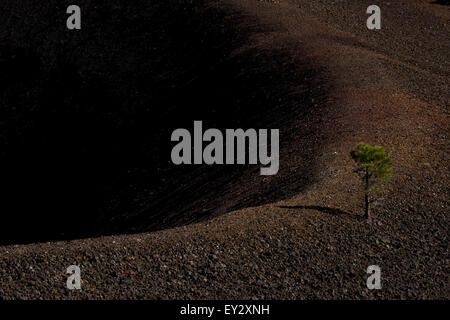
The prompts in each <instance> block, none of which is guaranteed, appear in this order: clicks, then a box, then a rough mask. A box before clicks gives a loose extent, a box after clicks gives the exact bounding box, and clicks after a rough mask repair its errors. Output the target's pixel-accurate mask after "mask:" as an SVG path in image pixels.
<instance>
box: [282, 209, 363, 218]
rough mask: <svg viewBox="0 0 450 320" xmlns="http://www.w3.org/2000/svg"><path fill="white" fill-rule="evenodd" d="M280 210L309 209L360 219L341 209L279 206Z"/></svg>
mask: <svg viewBox="0 0 450 320" xmlns="http://www.w3.org/2000/svg"><path fill="white" fill-rule="evenodd" d="M279 208H282V209H309V210H317V211H320V212H323V213H327V214H331V215H335V216H340V215H346V216H349V217H352V218H357V219H359V217H358V216H355V215H354V214H352V213H351V212H346V211H343V210H341V209H336V208H329V207H321V206H279Z"/></svg>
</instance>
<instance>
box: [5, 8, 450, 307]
mask: <svg viewBox="0 0 450 320" xmlns="http://www.w3.org/2000/svg"><path fill="white" fill-rule="evenodd" d="M370 4H372V3H371V2H369V1H345V0H336V1H333V5H331V4H330V1H325V0H317V1H306V0H276V1H261V0H226V1H220V2H218V1H212V0H211V1H206V4H205V6H211V7H214V8H216V9H217V10H223V11H224V12H226V13H227V14H226V15H225V18H224V19H227V23H228V22H230V21H231V22H233V23H234V25H235V28H236V30H237V31H239V30H240V29H245V30H249V29H250V30H251V32H250V34H249V36H248V39H246V41H245V42H243V43H242V44H241V45H240V47H239V48H237V49H236V50H234V51H233V52H232V53H231V54H230V56H232V57H233V59H239V57H240V56H241V55H245V56H246V57H248V54H250V56H251V57H254V58H255V60H258V61H259V68H261V69H262V70H265V68H269V67H268V66H271V68H273V67H274V65H275V66H278V64H279V68H280V69H282V70H285V68H286V66H289V68H290V70H291V72H292V73H293V74H296V75H298V74H301V75H302V76H304V78H305V79H306V78H307V77H308V75H307V73H305V70H309V69H314V70H315V72H314V74H311V76H310V78H308V79H307V80H305V83H307V84H308V86H306V85H305V83H294V82H293V83H289V86H290V87H289V90H290V91H286V90H285V91H284V92H291V94H288V93H286V94H285V96H284V97H282V98H283V99H284V100H283V101H284V102H283V103H284V104H283V103H280V106H278V107H277V108H276V109H275V111H274V114H268V115H267V117H268V118H270V119H274V118H276V120H273V121H272V123H274V124H277V125H279V127H280V128H282V130H283V131H282V132H284V136H283V135H282V136H281V137H280V139H281V149H280V172H279V174H278V175H276V176H270V177H269V176H268V177H263V176H260V175H259V167H249V168H246V169H245V170H243V172H242V173H241V174H240V175H238V176H236V177H233V181H232V182H230V183H229V184H226V185H225V187H223V189H221V190H222V192H221V194H220V195H213V196H212V195H208V197H209V198H207V199H210V200H211V202H208V203H205V200H204V199H202V198H201V197H200V198H199V199H198V200H196V201H193V202H192V203H191V204H189V205H190V206H192V207H194V208H198V210H199V211H202V212H211V216H207V217H206V218H208V219H207V220H205V219H204V218H205V217H204V216H201V217H200V218H197V219H196V218H195V217H193V216H189V217H188V218H186V221H185V222H193V223H191V224H188V225H185V226H180V227H175V228H169V229H165V230H160V231H155V232H146V233H137V234H131V235H115V236H105V237H98V238H88V239H81V240H71V241H57V242H45V243H35V244H27V245H9V246H1V247H0V299H85V298H92V299H116V298H118V299H143V298H145V299H448V298H449V297H450V285H449V284H450V281H449V280H450V279H449V275H450V264H449V247H448V240H449V239H448V235H449V227H450V224H449V217H448V212H449V209H450V199H449V194H450V190H449V180H450V179H449V172H450V171H449V167H448V164H449V154H450V150H449V132H450V130H449V129H450V128H449V124H450V122H449V114H448V104H449V92H450V90H449V86H448V84H449V83H450V81H449V71H450V68H449V67H450V65H449V64H450V59H449V52H450V50H449V49H450V43H449V41H448V35H449V31H450V30H449V24H448V21H449V17H450V11H449V7H448V6H445V5H439V4H434V3H431V1H419V0H410V1H384V0H380V1H378V3H377V4H378V5H379V6H380V7H381V10H382V29H381V30H379V31H370V30H367V28H366V25H365V20H366V19H367V16H368V15H367V14H366V13H365V10H366V8H367V7H368V6H369V5H370ZM271 70H272V69H271ZM242 72H248V73H250V72H256V71H255V70H242ZM283 81H287V80H286V79H284V80H283ZM264 85H267V86H268V89H267V90H269V87H270V86H272V85H273V86H276V85H277V83H273V84H271V85H270V86H269V84H267V82H264ZM285 85H286V83H285V82H283V86H285ZM283 88H284V89H286V88H285V87H283ZM304 91H308V92H310V94H308V95H302V94H300V93H299V92H304ZM298 96H302V97H308V99H309V101H299V102H298V106H299V108H300V106H301V105H302V104H305V103H307V104H308V105H309V106H311V108H309V109H307V110H306V111H305V112H298V111H296V109H295V107H296V104H297V102H296V100H295V99H296V98H297V97H298ZM280 99H281V98H280ZM283 139H285V140H283ZM361 141H365V142H367V143H371V144H379V145H382V146H384V147H385V148H386V149H387V151H388V154H389V156H390V157H391V158H392V161H393V165H394V176H393V178H392V181H391V184H390V186H389V193H387V194H385V195H383V196H382V197H380V198H378V199H377V201H376V202H375V203H374V206H373V217H374V219H373V222H372V223H371V224H369V223H367V222H366V221H365V220H364V219H363V218H362V215H363V191H362V189H361V188H362V186H361V181H360V180H359V178H358V177H357V176H356V175H355V174H354V173H353V169H354V164H353V162H352V159H351V158H350V156H349V152H350V151H351V150H352V149H353V148H354V147H355V146H356V144H357V143H358V142H361ZM309 154H314V155H315V156H314V159H311V157H309V156H308V155H309ZM213 178H214V176H212V177H211V179H210V182H209V183H208V184H206V185H204V186H203V187H202V188H203V189H202V188H200V189H199V190H200V192H201V191H202V190H205V193H206V192H207V191H208V190H210V189H214V187H215V180H214V179H213ZM218 179H224V178H218ZM221 181H225V180H221ZM258 195H261V199H260V198H258ZM264 197H270V199H272V198H273V199H276V200H277V201H273V202H272V201H267V199H264ZM279 199H284V200H279ZM268 202H270V203H268ZM239 203H246V204H248V205H249V207H247V208H243V209H239V210H234V211H233V210H232V209H233V208H234V207H239V205H238V204H239ZM260 204H262V205H260ZM188 209H189V208H187V209H186V210H188ZM191 211H192V210H191ZM72 264H75V265H79V266H80V268H81V278H82V290H80V291H71V290H68V289H67V288H66V279H67V275H66V268H67V267H68V266H69V265H72ZM369 265H378V266H380V268H381V274H382V289H381V290H374V291H370V290H368V289H367V287H366V279H367V273H366V269H367V267H368V266H369Z"/></svg>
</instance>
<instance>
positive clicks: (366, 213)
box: [364, 167, 370, 222]
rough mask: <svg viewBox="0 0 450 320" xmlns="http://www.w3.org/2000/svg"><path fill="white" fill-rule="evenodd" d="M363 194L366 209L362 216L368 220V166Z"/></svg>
mask: <svg viewBox="0 0 450 320" xmlns="http://www.w3.org/2000/svg"><path fill="white" fill-rule="evenodd" d="M365 183H366V188H365V195H364V202H365V205H366V208H365V209H366V210H365V214H364V217H365V218H366V219H367V220H368V221H369V222H370V199H369V168H367V167H366V176H365Z"/></svg>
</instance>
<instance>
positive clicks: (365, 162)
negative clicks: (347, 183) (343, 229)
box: [350, 143, 393, 221]
mask: <svg viewBox="0 0 450 320" xmlns="http://www.w3.org/2000/svg"><path fill="white" fill-rule="evenodd" d="M350 155H351V157H352V158H353V160H355V162H356V163H357V164H358V168H357V169H356V170H355V172H357V173H359V174H360V175H361V177H362V179H363V181H364V191H365V196H364V200H365V218H366V219H367V220H368V221H370V220H371V215H370V203H371V197H372V196H374V195H379V194H382V193H384V192H386V190H385V188H384V186H385V184H387V183H388V182H389V180H390V178H391V176H392V174H393V169H392V161H391V159H390V158H389V157H388V155H387V152H386V150H385V149H384V148H383V147H381V146H371V145H370V144H367V143H360V144H358V146H357V148H356V150H353V151H352V152H350Z"/></svg>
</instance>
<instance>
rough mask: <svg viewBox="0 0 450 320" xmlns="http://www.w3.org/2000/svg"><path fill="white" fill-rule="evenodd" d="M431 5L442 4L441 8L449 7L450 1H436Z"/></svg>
mask: <svg viewBox="0 0 450 320" xmlns="http://www.w3.org/2000/svg"><path fill="white" fill-rule="evenodd" d="M431 3H432V4H440V5H441V6H448V5H450V0H436V1H433V2H431Z"/></svg>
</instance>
